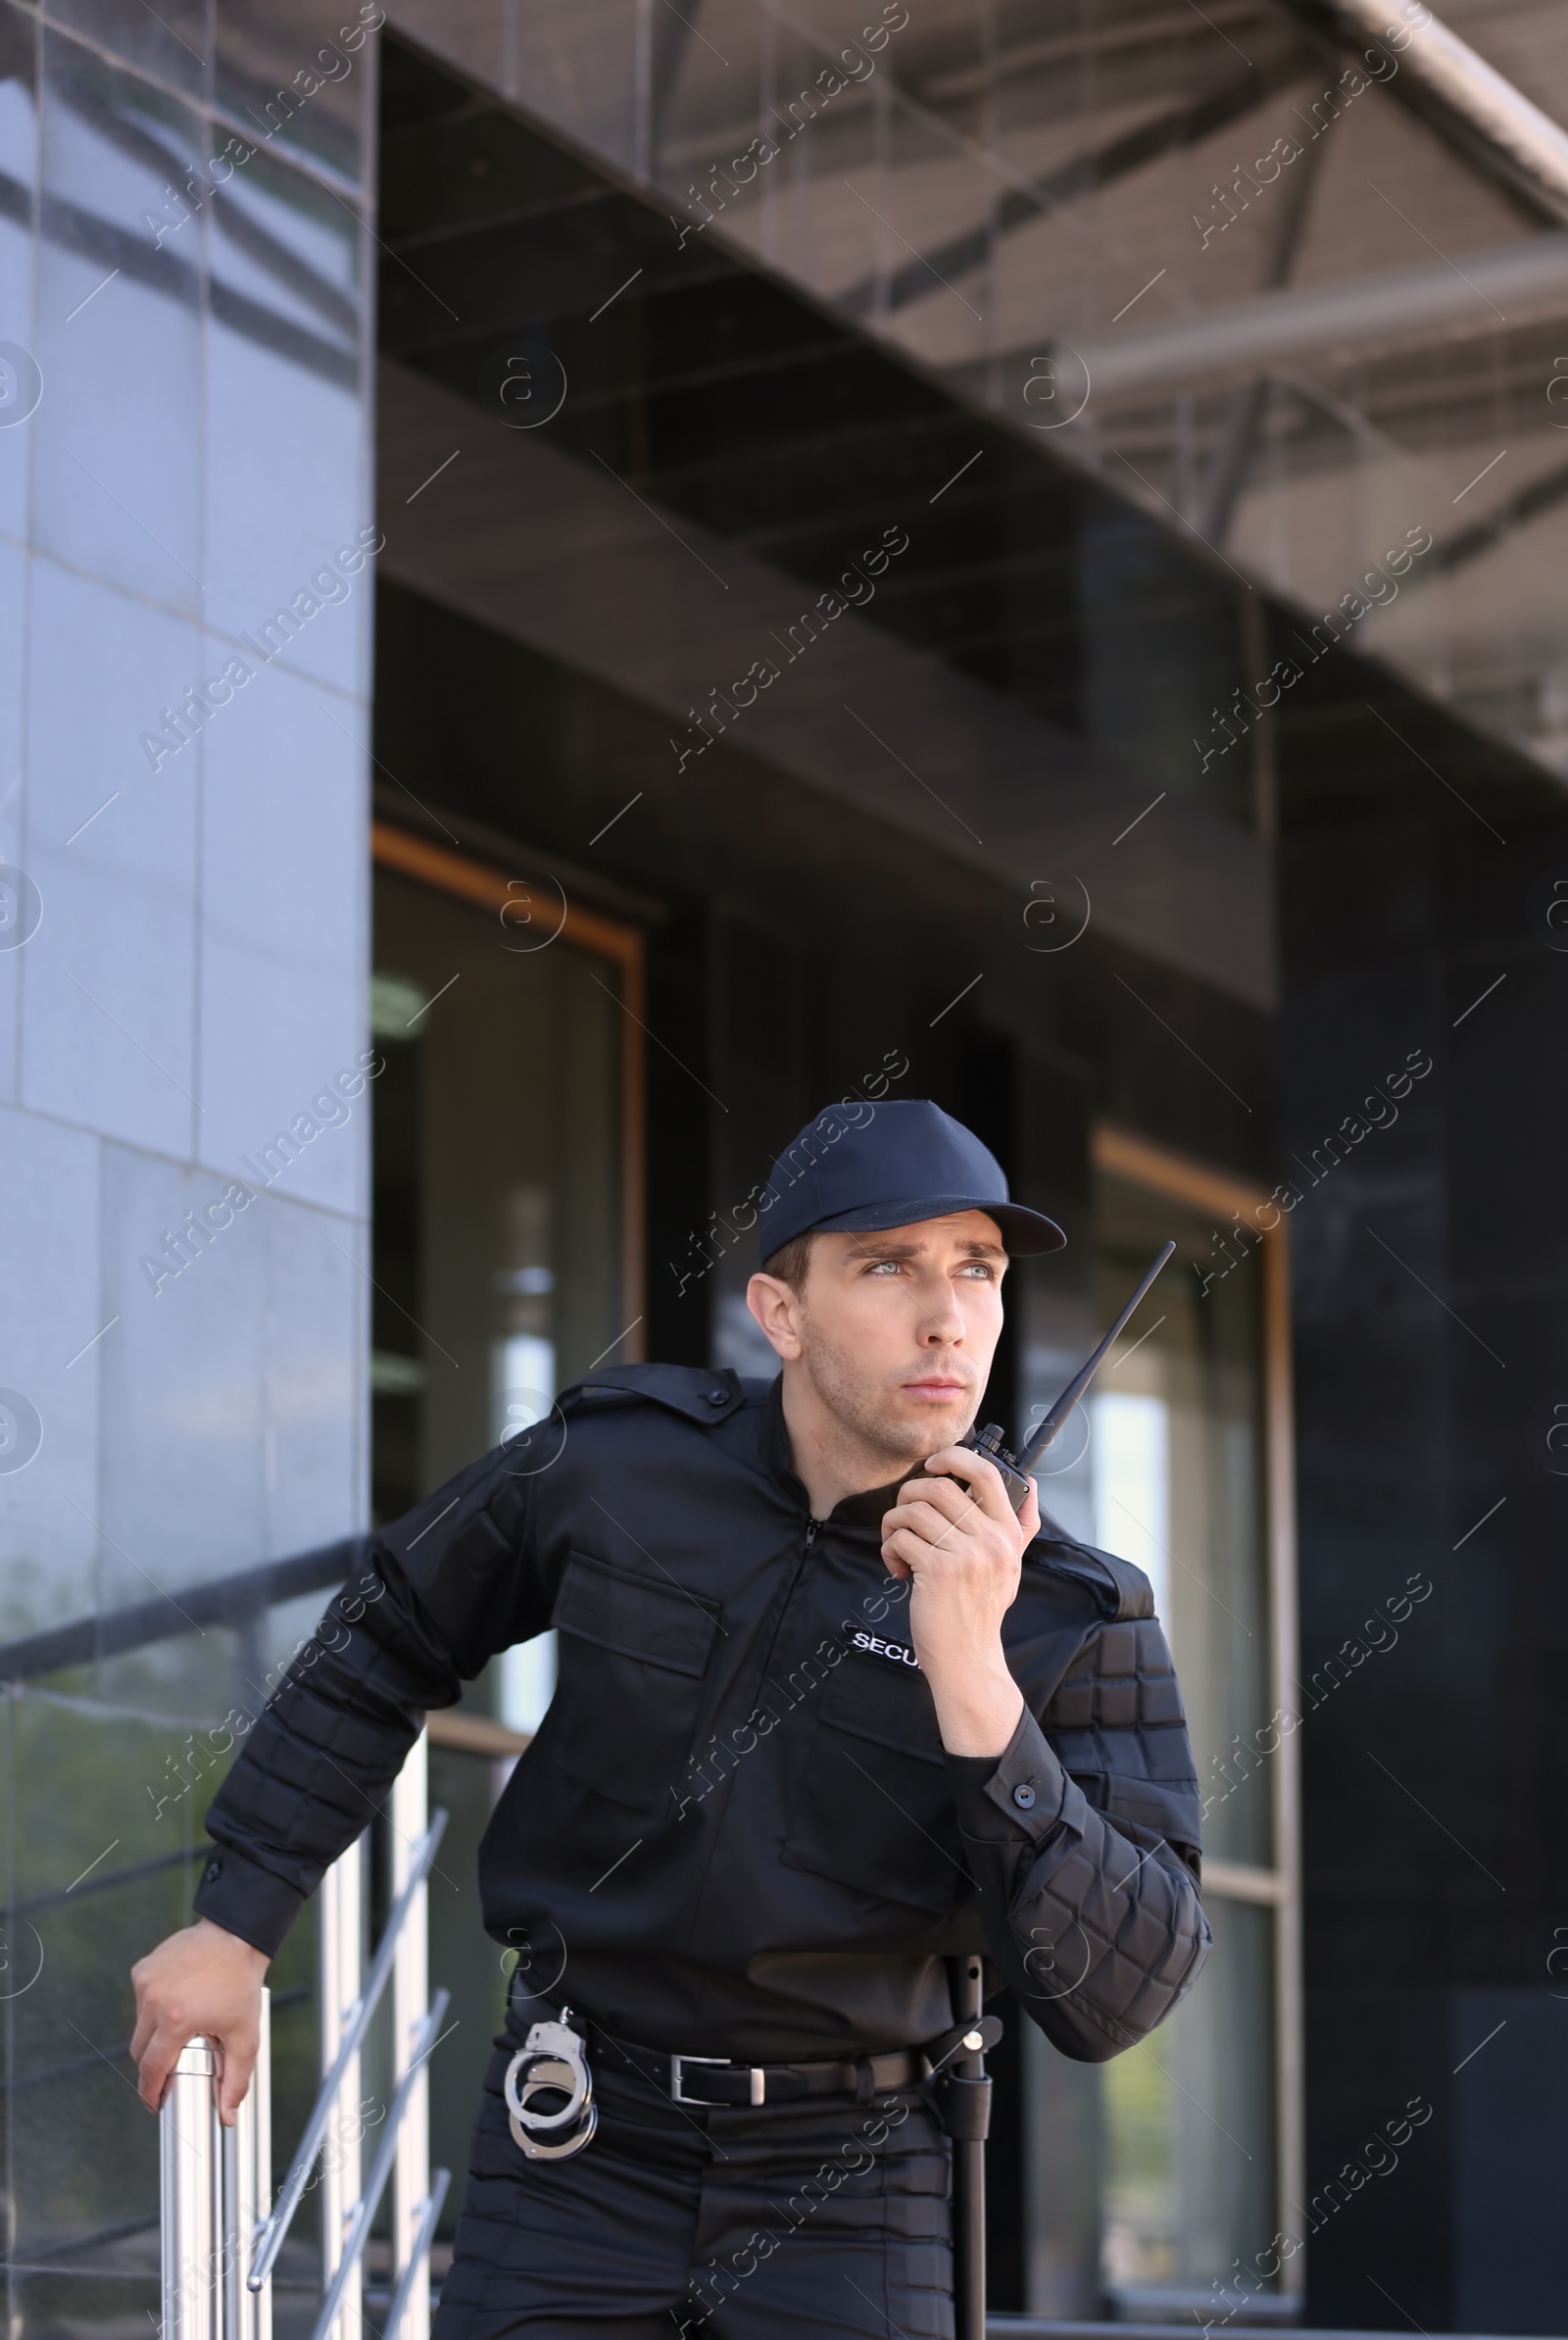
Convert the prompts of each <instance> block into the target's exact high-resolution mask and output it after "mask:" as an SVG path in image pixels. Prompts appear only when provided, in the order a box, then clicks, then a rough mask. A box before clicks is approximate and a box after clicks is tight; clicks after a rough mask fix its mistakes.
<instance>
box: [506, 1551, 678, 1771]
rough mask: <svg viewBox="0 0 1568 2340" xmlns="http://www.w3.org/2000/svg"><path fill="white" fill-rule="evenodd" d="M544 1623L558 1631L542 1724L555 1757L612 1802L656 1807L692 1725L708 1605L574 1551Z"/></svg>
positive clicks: (675, 1587) (673, 1588)
mask: <svg viewBox="0 0 1568 2340" xmlns="http://www.w3.org/2000/svg"><path fill="white" fill-rule="evenodd" d="M550 1621H551V1623H552V1624H553V1625H555V1626H556V1628H557V1630H558V1631H559V1633H560V1634H561V1643H560V1679H559V1683H558V1686H557V1690H556V1696H555V1699H554V1701H553V1703H552V1705H551V1710H550V1716H549V1719H548V1722H547V1724H546V1726H545V1731H546V1732H548V1736H549V1742H550V1752H551V1754H552V1755H553V1756H554V1758H555V1761H556V1762H557V1763H558V1764H560V1766H561V1767H562V1768H563V1770H565V1771H569V1772H570V1773H571V1775H572V1777H573V1778H574V1779H580V1780H581V1781H582V1782H583V1784H584V1785H585V1786H586V1787H591V1788H594V1789H596V1790H597V1791H598V1793H599V1794H600V1795H602V1796H608V1797H610V1798H611V1800H612V1801H613V1803H616V1804H623V1805H625V1806H626V1807H627V1809H628V1810H630V1811H632V1812H648V1813H651V1812H657V1811H659V1810H660V1808H661V1807H662V1806H663V1805H665V1804H667V1802H668V1800H669V1798H670V1796H671V1794H672V1793H674V1792H676V1791H677V1789H678V1783H679V1781H680V1779H681V1777H682V1775H683V1773H684V1769H685V1765H686V1758H687V1754H688V1751H689V1749H690V1747H691V1742H692V1734H693V1731H694V1730H695V1728H696V1723H697V1713H698V1707H699V1703H700V1701H701V1698H702V1692H703V1677H704V1675H705V1674H706V1672H707V1670H708V1664H709V1660H710V1659H711V1656H712V1651H713V1639H714V1635H715V1634H716V1633H717V1630H718V1618H717V1617H716V1615H715V1614H714V1611H713V1609H712V1607H711V1604H709V1603H707V1602H704V1601H702V1600H700V1599H699V1598H698V1596H697V1595H696V1594H695V1593H688V1592H686V1591H684V1590H683V1589H682V1587H681V1586H679V1585H677V1584H662V1583H656V1582H653V1581H651V1580H650V1579H649V1578H647V1577H645V1576H635V1575H633V1574H631V1572H630V1571H629V1570H628V1569H625V1568H612V1567H611V1565H610V1563H609V1562H608V1561H603V1560H595V1559H594V1558H593V1557H592V1556H591V1555H589V1554H587V1553H583V1552H574V1553H572V1555H571V1557H570V1559H569V1560H568V1562H567V1564H566V1571H565V1574H564V1576H563V1578H562V1581H561V1591H560V1593H559V1594H558V1595H557V1598H556V1606H555V1611H554V1614H553V1615H552V1618H551V1620H550ZM544 1735H545V1733H544V1732H542V1733H541V1736H544Z"/></svg>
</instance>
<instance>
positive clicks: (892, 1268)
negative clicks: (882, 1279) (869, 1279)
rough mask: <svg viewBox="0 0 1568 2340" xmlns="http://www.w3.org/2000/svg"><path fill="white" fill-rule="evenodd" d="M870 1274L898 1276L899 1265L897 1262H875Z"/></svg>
mask: <svg viewBox="0 0 1568 2340" xmlns="http://www.w3.org/2000/svg"><path fill="white" fill-rule="evenodd" d="M868 1272H869V1273H870V1274H872V1275H897V1274H898V1272H899V1263H898V1261H897V1260H876V1261H873V1263H872V1265H871V1268H870V1270H868Z"/></svg>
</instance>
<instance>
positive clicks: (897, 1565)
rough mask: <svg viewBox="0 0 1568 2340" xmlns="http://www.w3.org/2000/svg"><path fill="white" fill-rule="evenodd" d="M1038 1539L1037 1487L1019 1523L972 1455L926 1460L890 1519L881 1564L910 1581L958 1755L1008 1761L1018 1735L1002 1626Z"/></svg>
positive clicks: (928, 1662)
mask: <svg viewBox="0 0 1568 2340" xmlns="http://www.w3.org/2000/svg"><path fill="white" fill-rule="evenodd" d="M959 1482H961V1483H959ZM1039 1532H1040V1507H1039V1505H1038V1503H1037V1502H1036V1500H1035V1491H1034V1485H1033V1482H1032V1481H1031V1482H1030V1490H1029V1497H1028V1500H1027V1502H1026V1503H1025V1504H1024V1507H1023V1510H1022V1511H1021V1512H1020V1513H1016V1514H1015V1513H1014V1511H1013V1509H1012V1506H1011V1505H1010V1504H1009V1503H1008V1501H1007V1498H1006V1494H1005V1490H1004V1488H1003V1484H1002V1477H1001V1473H1000V1472H999V1471H998V1470H997V1469H996V1466H995V1465H994V1464H993V1463H990V1462H988V1461H987V1459H986V1458H985V1456H984V1455H980V1454H976V1453H975V1452H974V1450H973V1449H972V1448H971V1447H965V1446H948V1447H944V1448H943V1449H942V1451H941V1453H940V1454H935V1455H931V1456H930V1457H928V1459H927V1461H926V1465H925V1469H924V1470H923V1471H922V1472H920V1473H918V1474H917V1475H916V1476H915V1477H913V1478H911V1479H909V1480H908V1481H907V1483H906V1484H905V1485H904V1486H903V1487H901V1488H900V1490H899V1500H898V1502H897V1503H896V1504H895V1505H894V1507H893V1509H892V1511H890V1512H888V1513H887V1514H885V1516H884V1518H883V1520H882V1558H883V1561H884V1563H885V1564H886V1567H887V1569H888V1573H889V1574H890V1575H892V1576H899V1577H905V1578H907V1579H910V1580H911V1581H910V1590H909V1635H910V1638H911V1640H912V1641H913V1643H914V1652H915V1656H916V1657H917V1658H918V1659H919V1661H920V1665H921V1668H922V1670H923V1671H924V1673H925V1676H926V1679H927V1681H928V1682H929V1683H930V1685H931V1695H932V1697H933V1699H934V1700H935V1702H936V1710H937V1723H938V1726H939V1728H940V1730H941V1732H942V1743H943V1745H944V1746H945V1747H946V1748H947V1749H948V1751H949V1752H950V1754H953V1755H976V1756H980V1755H985V1756H1000V1755H1002V1754H1003V1753H1004V1752H1005V1748H1006V1746H1007V1742H1008V1740H1009V1739H1010V1738H1011V1737H1012V1734H1013V1732H1014V1731H1015V1730H1016V1728H1017V1726H1018V1718H1019V1715H1020V1714H1021V1712H1022V1710H1023V1698H1022V1694H1021V1692H1020V1691H1019V1689H1018V1685H1017V1683H1016V1682H1015V1681H1014V1680H1013V1678H1012V1676H1011V1674H1010V1673H1009V1672H1008V1671H1007V1665H1006V1660H1005V1656H1004V1655H1003V1648H1002V1620H1003V1618H1005V1616H1006V1614H1007V1611H1008V1610H1009V1609H1010V1608H1011V1607H1012V1604H1013V1601H1014V1599H1015V1598H1016V1596H1017V1591H1018V1575H1019V1569H1020V1567H1021V1565H1022V1561H1023V1555H1024V1551H1025V1548H1026V1547H1027V1545H1028V1544H1029V1542H1030V1541H1031V1539H1032V1538H1033V1537H1034V1536H1036V1535H1038V1534H1039Z"/></svg>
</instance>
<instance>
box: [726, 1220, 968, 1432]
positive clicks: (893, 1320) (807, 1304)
mask: <svg viewBox="0 0 1568 2340" xmlns="http://www.w3.org/2000/svg"><path fill="white" fill-rule="evenodd" d="M1006 1267H1007V1256H1006V1253H1005V1250H1004V1249H1003V1243H1002V1234H1001V1230H1000V1229H999V1227H998V1226H997V1223H996V1220H994V1219H991V1218H989V1217H988V1216H987V1214H986V1213H985V1212H984V1211H957V1212H955V1213H954V1214H953V1215H952V1216H951V1217H950V1218H946V1219H922V1220H917V1221H916V1222H915V1223H914V1224H913V1225H912V1226H904V1227H890V1228H888V1229H887V1230H886V1231H885V1232H878V1233H875V1234H864V1235H854V1234H841V1233H836V1232H832V1231H828V1232H824V1233H820V1234H818V1235H817V1236H816V1237H815V1239H814V1240H813V1242H812V1245H811V1261H810V1268H809V1271H808V1274H807V1278H806V1287H805V1290H804V1292H803V1293H802V1294H801V1295H800V1296H799V1298H796V1296H795V1295H794V1294H790V1295H789V1297H790V1299H791V1301H792V1302H793V1306H792V1307H791V1308H790V1309H789V1310H788V1311H787V1312H782V1313H783V1314H786V1315H787V1317H788V1319H789V1320H788V1324H787V1326H786V1325H785V1324H783V1323H780V1324H779V1326H778V1329H777V1330H774V1329H773V1328H772V1327H770V1326H764V1329H767V1330H768V1331H769V1337H770V1338H771V1339H772V1340H773V1345H774V1347H775V1348H776V1349H778V1351H779V1354H780V1356H782V1357H783V1358H784V1359H785V1361H786V1363H787V1364H788V1363H790V1362H791V1361H792V1360H793V1359H795V1358H798V1359H799V1360H800V1365H801V1369H802V1370H803V1372H804V1373H805V1375H806V1377H807V1378H808V1379H809V1382H810V1384H811V1386H812V1389H813V1390H814V1392H815V1394H816V1395H817V1397H818V1398H819V1399H820V1401H821V1403H822V1405H823V1406H824V1407H825V1409H826V1410H827V1412H828V1413H830V1414H832V1415H834V1416H836V1417H837V1419H839V1420H840V1421H842V1422H843V1423H844V1424H845V1425H846V1426H847V1427H849V1428H850V1429H852V1430H853V1431H855V1432H856V1433H857V1435H858V1437H860V1438H862V1439H863V1440H864V1441H865V1442H866V1443H867V1444H868V1445H870V1446H873V1447H875V1448H877V1449H878V1450H879V1451H880V1452H882V1453H883V1454H885V1455H886V1456H887V1457H888V1460H889V1463H890V1466H891V1467H892V1468H891V1469H890V1471H889V1476H890V1477H891V1476H892V1475H894V1473H895V1471H896V1470H897V1469H900V1468H902V1467H903V1466H904V1465H906V1464H907V1463H911V1462H919V1461H922V1460H923V1459H924V1458H925V1456H927V1455H932V1454H935V1453H936V1452H937V1451H938V1449H939V1448H940V1447H944V1446H951V1445H952V1444H953V1442H954V1440H955V1439H956V1438H959V1437H961V1436H962V1434H963V1432H964V1431H965V1430H966V1429H967V1428H968V1427H969V1425H970V1423H971V1422H972V1421H973V1419H974V1418H975V1413H976V1410H977V1408H978V1406H979V1404H980V1398H981V1393H982V1392H983V1390H984V1388H985V1385H986V1379H987V1376H988V1374H989V1373H990V1370H991V1359H992V1354H993V1352H994V1350H995V1349H996V1345H997V1338H998V1335H999V1334H1000V1333H1001V1330H1002V1279H1003V1276H1004V1275H1005V1272H1006ZM758 1280H760V1281H761V1282H762V1283H763V1284H767V1285H770V1286H771V1289H772V1291H773V1292H774V1293H778V1292H779V1291H781V1290H786V1291H787V1287H785V1286H780V1285H778V1284H776V1283H774V1282H773V1279H772V1278H770V1277H765V1276H764V1277H762V1278H760V1279H758ZM780 1333H783V1334H784V1337H783V1338H780Z"/></svg>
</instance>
